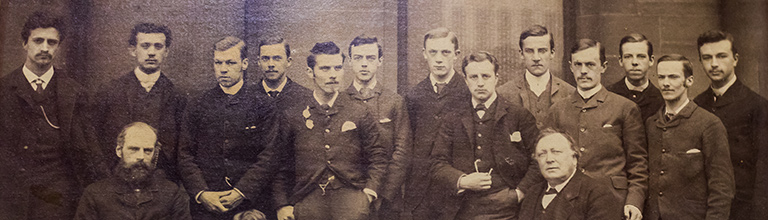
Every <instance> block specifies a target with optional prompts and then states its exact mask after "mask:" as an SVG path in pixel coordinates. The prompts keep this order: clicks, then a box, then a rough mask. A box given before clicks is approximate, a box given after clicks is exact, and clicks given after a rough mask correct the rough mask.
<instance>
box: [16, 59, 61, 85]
mask: <svg viewBox="0 0 768 220" xmlns="http://www.w3.org/2000/svg"><path fill="white" fill-rule="evenodd" d="M21 72H22V73H24V77H26V78H27V82H29V83H30V85H31V86H32V90H35V89H37V83H34V82H33V81H35V80H37V79H42V80H43V89H45V88H46V87H48V83H49V82H51V78H53V66H51V68H50V69H48V71H45V73H43V75H42V76H39V77H38V76H37V75H35V73H33V72H32V70H30V69H29V68H27V65H26V64H25V65H24V67H22V68H21Z"/></svg>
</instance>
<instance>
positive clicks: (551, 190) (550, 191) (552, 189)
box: [544, 188, 557, 195]
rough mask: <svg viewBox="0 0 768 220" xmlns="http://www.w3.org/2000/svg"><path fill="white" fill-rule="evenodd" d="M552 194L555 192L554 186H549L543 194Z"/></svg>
mask: <svg viewBox="0 0 768 220" xmlns="http://www.w3.org/2000/svg"><path fill="white" fill-rule="evenodd" d="M552 194H557V190H556V189H555V188H549V190H547V192H545V193H544V195H552Z"/></svg>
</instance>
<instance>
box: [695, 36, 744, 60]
mask: <svg viewBox="0 0 768 220" xmlns="http://www.w3.org/2000/svg"><path fill="white" fill-rule="evenodd" d="M723 40H727V41H730V42H731V52H733V55H734V56H735V55H736V54H737V53H739V52H738V51H737V50H736V46H735V45H733V35H731V34H730V33H728V32H725V31H721V30H710V31H707V32H704V33H702V34H701V35H699V38H698V39H696V46H697V47H696V48H698V50H699V58H701V46H704V44H708V43H717V42H720V41H723Z"/></svg>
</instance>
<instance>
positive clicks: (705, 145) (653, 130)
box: [644, 54, 734, 220]
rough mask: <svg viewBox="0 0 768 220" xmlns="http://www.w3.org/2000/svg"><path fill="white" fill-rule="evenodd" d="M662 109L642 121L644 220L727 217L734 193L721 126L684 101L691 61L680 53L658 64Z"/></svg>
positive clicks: (668, 56) (691, 73)
mask: <svg viewBox="0 0 768 220" xmlns="http://www.w3.org/2000/svg"><path fill="white" fill-rule="evenodd" d="M656 74H657V75H658V76H659V86H660V87H661V94H662V96H663V97H664V108H661V109H659V110H658V111H656V114H654V115H653V116H652V117H650V118H648V120H646V122H645V128H646V134H647V135H648V152H649V153H648V167H649V169H650V177H649V178H648V182H649V184H648V201H647V205H646V207H645V215H644V216H645V219H678V220H685V219H691V220H693V219H727V218H728V213H729V212H730V208H731V199H733V194H734V182H733V168H732V167H731V162H730V159H731V158H730V156H729V155H730V154H729V152H728V137H727V135H728V134H727V133H726V130H725V126H723V123H721V122H720V119H718V118H717V116H715V115H713V114H712V113H710V112H708V111H706V110H705V109H703V108H699V106H698V105H696V104H695V103H693V102H691V101H690V100H689V99H688V87H690V86H692V85H693V68H692V67H691V62H690V61H688V59H687V58H685V57H684V56H682V55H678V54H671V55H665V56H663V57H661V58H659V60H658V64H657V71H656Z"/></svg>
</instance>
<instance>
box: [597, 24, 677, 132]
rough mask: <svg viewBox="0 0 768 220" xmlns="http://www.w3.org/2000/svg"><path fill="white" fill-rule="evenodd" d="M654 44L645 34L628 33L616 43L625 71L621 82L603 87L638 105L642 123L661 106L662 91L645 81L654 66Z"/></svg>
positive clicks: (662, 102)
mask: <svg viewBox="0 0 768 220" xmlns="http://www.w3.org/2000/svg"><path fill="white" fill-rule="evenodd" d="M653 58H654V57H653V44H651V41H649V40H648V38H646V37H645V35H642V34H630V35H627V36H624V38H621V42H620V43H619V65H620V66H621V67H623V68H624V72H625V74H626V76H625V77H624V80H620V81H619V82H616V83H614V84H613V85H610V86H608V87H606V89H608V91H611V92H614V93H616V94H619V95H621V96H624V98H627V99H629V100H632V101H633V102H635V103H637V107H639V108H640V115H642V117H643V121H645V119H647V118H648V117H651V115H653V114H655V113H656V111H657V110H659V108H661V106H663V105H664V99H663V98H661V92H659V89H657V88H656V86H654V85H653V83H651V81H650V80H648V70H650V69H651V67H652V66H653Z"/></svg>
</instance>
